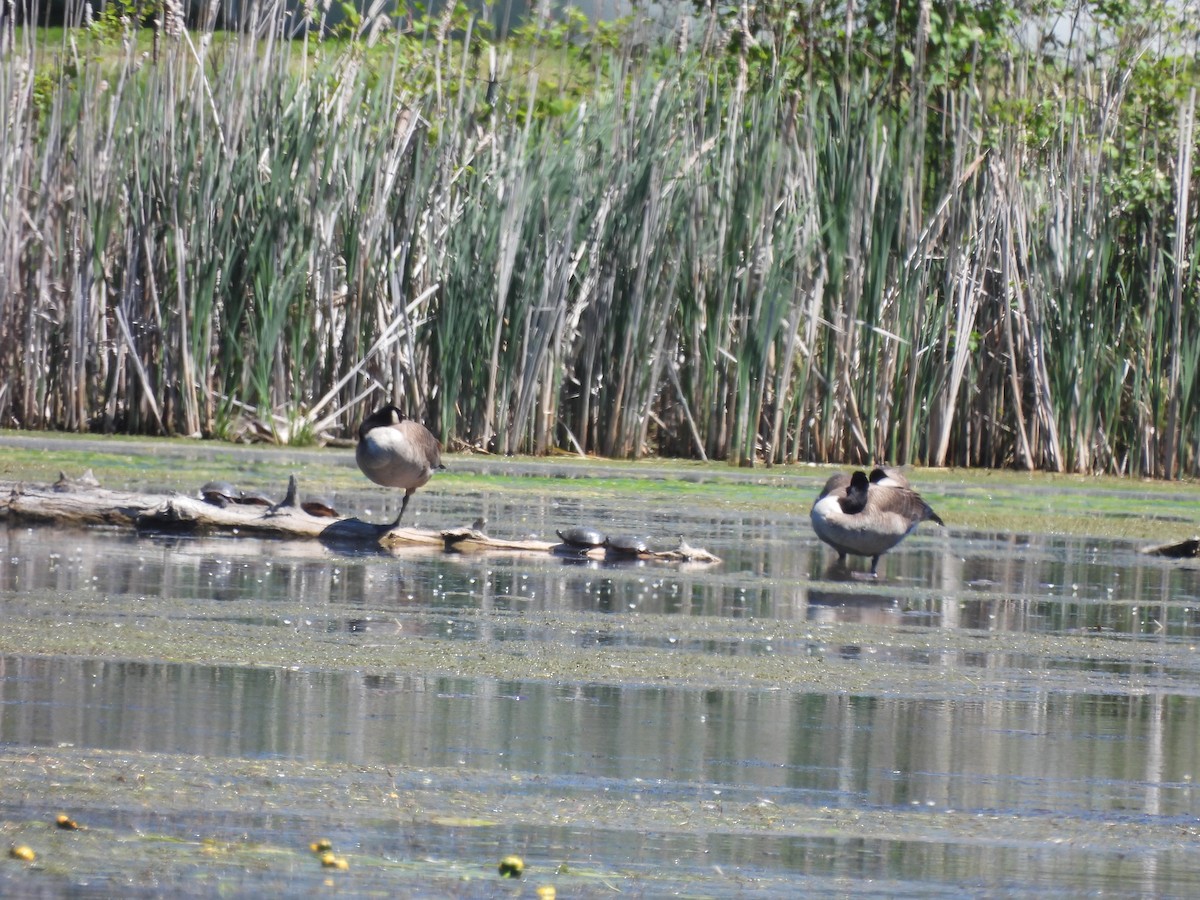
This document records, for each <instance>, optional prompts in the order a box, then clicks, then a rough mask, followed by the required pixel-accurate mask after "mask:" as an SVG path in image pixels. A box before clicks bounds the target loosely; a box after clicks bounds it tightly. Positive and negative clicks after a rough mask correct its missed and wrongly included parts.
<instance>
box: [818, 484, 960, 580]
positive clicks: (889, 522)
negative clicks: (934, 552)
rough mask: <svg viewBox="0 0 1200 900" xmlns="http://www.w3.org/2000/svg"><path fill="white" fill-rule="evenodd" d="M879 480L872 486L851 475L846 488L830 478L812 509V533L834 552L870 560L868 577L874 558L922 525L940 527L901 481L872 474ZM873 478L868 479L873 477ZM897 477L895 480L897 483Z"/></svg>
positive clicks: (842, 556)
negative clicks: (927, 521)
mask: <svg viewBox="0 0 1200 900" xmlns="http://www.w3.org/2000/svg"><path fill="white" fill-rule="evenodd" d="M875 472H879V473H880V474H881V475H882V476H883V477H882V478H879V479H878V480H876V481H874V482H872V480H871V479H868V478H867V475H866V473H865V472H855V473H854V474H853V475H851V476H850V478H849V483H845V482H844V481H841V482H839V481H838V479H839V478H841V479H844V478H845V476H844V475H842V476H838V475H835V476H833V477H832V478H830V479H829V481H828V482H826V484H825V490H824V491H823V492H822V493H821V496H819V497H818V498H817V501H816V502H815V503H814V504H813V508H812V513H811V517H812V525H813V531H815V532H816V533H817V537H819V538H820V539H821V540H823V541H824V542H825V543H827V544H828V545H829V546H831V547H832V548H833V549H834V550H836V551H837V552H838V561H839V562H845V560H846V554H848V553H853V554H854V555H855V556H869V557H871V574H872V575H874V574H875V567H876V566H877V565H879V557H881V556H882V555H883V554H884V553H886V552H887V551H888V550H891V549H892V548H893V547H895V546H896V545H897V544H898V543H900V542H901V541H902V540H904V538H906V537H907V536H908V535H909V534H910V533H911V532H912V531H913V530H915V529H916V527H917V526H918V525H919V524H921V523H922V522H924V521H926V520H929V521H933V522H937V524H939V525H945V523H944V522H943V521H942V520H941V519H940V518H939V517H938V514H937V513H935V512H934V511H933V510H932V509H931V508H930V506H929V504H928V503H926V502H925V501H924V500H922V499H921V496H920V495H919V494H918V493H917V492H916V491H914V490H913V489H912V488H910V487H908V484H907V481H905V480H904V476H902V475H899V473H888V472H884V471H883V470H881V469H877V470H875ZM875 472H872V473H871V474H872V476H873V477H874V476H875ZM897 476H898V478H897Z"/></svg>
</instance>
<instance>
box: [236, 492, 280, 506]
mask: <svg viewBox="0 0 1200 900" xmlns="http://www.w3.org/2000/svg"><path fill="white" fill-rule="evenodd" d="M234 503H241V504H242V505H243V506H274V505H275V501H274V500H272V499H271V498H270V497H268V496H267V495H266V494H263V493H261V492H259V491H242V496H240V497H238V498H237V499H236V500H234Z"/></svg>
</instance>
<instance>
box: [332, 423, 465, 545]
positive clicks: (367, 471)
mask: <svg viewBox="0 0 1200 900" xmlns="http://www.w3.org/2000/svg"><path fill="white" fill-rule="evenodd" d="M354 459H355V461H356V462H357V463H358V468H359V469H361V470H362V473H363V474H364V475H366V476H367V477H368V478H370V479H371V480H372V481H373V482H375V483H376V484H381V485H383V486H384V487H394V488H404V500H403V501H402V502H401V503H400V515H398V516H396V521H395V522H393V523H392V527H393V528H396V527H398V526H399V525H400V520H401V519H403V518H404V510H405V509H407V508H408V498H409V497H411V496H412V494H413V491H415V490H416V489H417V488H419V487H421V485H423V484H425V482H427V481H428V480H429V477H430V476H431V475H433V472H434V470H435V469H444V468H445V466H443V465H442V445H441V444H439V443H438V441H437V438H435V437H434V436H433V434H432V433H431V432H430V431H429V429H428V428H426V427H425V426H424V425H422V424H421V423H420V422H414V421H413V420H412V419H407V418H405V417H404V413H402V412H400V410H399V409H397V408H396V407H395V406H384V407H381V408H379V409H378V410H376V411H375V412H373V413H371V415H369V416H367V417H366V418H365V419H363V421H362V424H361V425H359V426H358V447H357V448H356V449H355V451H354Z"/></svg>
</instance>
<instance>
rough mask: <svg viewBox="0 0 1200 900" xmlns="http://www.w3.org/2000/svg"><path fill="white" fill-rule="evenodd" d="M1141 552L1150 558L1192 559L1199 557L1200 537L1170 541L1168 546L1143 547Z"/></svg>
mask: <svg viewBox="0 0 1200 900" xmlns="http://www.w3.org/2000/svg"><path fill="white" fill-rule="evenodd" d="M1142 552H1143V553H1148V554H1149V555H1151V556H1165V557H1167V558H1168V559H1192V558H1193V557H1196V556H1200V537H1192V538H1184V539H1183V540H1182V541H1171V542H1170V543H1169V544H1156V545H1155V546H1153V547H1143V548H1142Z"/></svg>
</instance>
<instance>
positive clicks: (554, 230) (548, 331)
mask: <svg viewBox="0 0 1200 900" xmlns="http://www.w3.org/2000/svg"><path fill="white" fill-rule="evenodd" d="M173 8H175V7H173V6H171V5H170V4H168V5H166V7H165V9H163V10H160V11H159V12H158V13H156V14H155V15H152V16H151V17H149V18H148V19H145V20H135V19H136V17H134V16H130V15H123V13H124V12H126V11H127V10H128V8H127V7H123V6H122V5H121V4H109V5H108V7H107V8H106V9H105V10H104V12H103V13H102V14H100V15H99V18H97V19H96V20H95V21H93V22H90V23H88V24H87V25H86V26H84V27H79V28H72V29H68V30H65V31H39V30H33V29H14V28H13V27H12V22H11V20H4V19H2V18H0V24H3V26H4V27H3V28H2V29H0V41H2V43H0V97H3V101H2V103H3V116H0V223H3V224H2V225H0V235H2V238H3V239H2V240H0V303H2V304H3V309H4V315H3V317H2V318H0V385H2V386H0V422H2V423H3V424H4V425H6V426H16V427H22V428H35V429H37V428H57V429H67V430H77V431H85V430H95V431H124V432H130V433H163V434H187V435H204V436H216V437H239V436H244V435H245V433H246V432H247V431H254V432H256V433H257V434H258V435H259V436H261V437H266V438H268V439H271V440H277V441H281V442H290V443H304V442H307V441H312V440H314V439H317V438H319V437H321V436H324V435H339V434H341V435H346V434H350V433H351V432H352V428H353V425H354V424H355V423H356V422H357V421H358V420H359V418H361V416H362V414H363V413H364V412H365V411H366V410H367V408H368V407H371V406H373V405H375V404H376V403H377V402H378V401H379V400H380V399H381V398H382V397H383V396H385V395H393V396H395V397H397V398H399V399H402V400H403V402H404V404H405V405H406V406H407V408H408V410H409V411H410V412H411V413H412V414H413V415H414V416H416V417H418V418H421V419H423V420H425V421H426V422H427V424H429V425H430V427H431V428H432V429H433V430H434V431H435V433H438V434H439V435H441V436H442V438H443V440H444V441H445V442H446V444H447V445H448V446H449V447H451V448H460V447H478V448H485V449H488V450H491V451H495V452H500V453H510V452H529V453H546V452H550V451H552V450H555V449H561V450H567V451H576V452H587V453H597V454H601V455H605V456H610V457H638V456H641V455H645V454H664V455H676V456H690V457H697V458H709V459H728V460H729V461H731V462H733V463H739V464H751V463H754V462H762V461H765V462H771V463H779V462H788V461H796V460H813V461H833V462H863V461H868V460H877V459H887V460H891V461H894V462H898V463H905V462H917V463H922V464H928V465H938V466H941V465H959V466H992V467H994V466H1016V467H1022V468H1045V469H1049V470H1053V471H1078V472H1094V471H1105V472H1112V473H1120V474H1149V475H1155V476H1167V477H1170V476H1176V475H1179V474H1196V473H1197V472H1198V471H1200V453H1198V452H1197V451H1198V449H1200V404H1198V403H1197V402H1196V399H1197V393H1196V388H1197V386H1198V385H1200V370H1198V367H1197V360H1198V355H1200V337H1198V336H1200V304H1198V302H1197V283H1196V271H1197V267H1196V266H1195V265H1194V260H1193V257H1194V254H1195V253H1196V248H1197V242H1196V231H1197V215H1196V202H1197V201H1196V193H1197V192H1196V191H1193V190H1192V189H1191V188H1192V181H1193V179H1194V166H1193V162H1192V157H1193V154H1192V151H1193V147H1194V145H1195V131H1194V127H1193V121H1194V112H1195V101H1196V96H1195V87H1194V68H1195V63H1194V55H1193V54H1192V53H1191V52H1190V50H1191V48H1190V46H1189V44H1188V40H1187V35H1188V34H1189V33H1190V32H1188V26H1189V19H1188V16H1189V15H1190V14H1191V10H1190V8H1187V7H1183V8H1180V7H1176V6H1172V7H1167V6H1165V5H1164V6H1158V5H1154V4H1151V5H1148V6H1138V7H1137V8H1136V9H1135V8H1133V7H1132V6H1129V5H1127V4H1119V3H1118V4H1090V3H1083V4H1081V5H1080V6H1079V8H1077V9H1075V8H1065V7H1063V6H1061V5H1058V4H1049V5H1046V6H1039V7H1037V8H1036V9H1031V10H1023V11H1022V12H1020V14H1018V9H1017V7H1016V6H1013V5H1009V4H1006V3H996V4H989V5H987V6H976V5H973V4H967V3H947V4H940V5H937V6H936V7H935V6H931V5H928V4H917V3H901V4H896V5H892V4H886V5H872V4H866V5H863V6H861V7H855V13H856V15H857V18H855V16H849V17H848V16H847V15H846V10H845V9H844V8H842V7H840V6H837V7H829V8H825V7H823V6H813V7H804V8H801V9H800V10H799V11H797V10H795V9H794V8H793V7H792V5H791V4H784V3H778V4H777V3H763V4H759V5H757V6H756V7H754V8H753V9H752V10H750V12H749V13H748V18H747V17H742V16H740V15H739V14H735V13H736V11H725V10H724V9H716V10H701V11H699V12H698V14H697V15H696V16H694V17H692V16H687V17H684V16H681V17H680V19H679V25H678V27H677V29H676V30H675V31H674V32H673V33H670V34H664V33H663V32H662V31H661V30H658V29H657V28H651V27H649V26H647V25H645V24H644V23H643V22H641V21H640V20H638V19H636V18H633V19H630V20H625V21H621V22H616V23H599V24H595V23H588V22H587V21H585V20H584V19H582V17H580V16H578V15H576V14H570V13H568V14H564V15H560V16H557V17H553V18H551V17H546V18H538V19H533V20H531V21H530V22H528V23H527V24H525V25H524V26H522V27H521V28H520V29H518V30H517V31H516V32H515V33H514V34H513V35H511V36H509V37H507V38H506V39H505V40H503V41H501V40H498V39H495V38H494V37H493V35H492V34H491V32H490V30H489V29H488V27H487V26H486V25H485V23H483V22H482V21H481V20H479V19H477V18H475V17H472V16H471V15H470V14H468V13H467V12H466V11H465V10H464V9H463V8H462V7H461V6H447V7H446V9H445V11H444V12H442V13H440V14H438V15H437V16H433V17H427V18H420V17H411V16H409V17H405V18H402V19H392V20H385V19H382V18H375V19H372V18H367V17H364V18H354V17H351V18H350V19H348V20H345V21H344V22H342V24H341V25H340V26H339V28H338V29H337V30H336V33H334V34H331V33H329V32H328V30H322V29H320V28H316V29H313V30H311V31H308V32H304V33H301V34H299V35H298V36H295V37H293V38H292V39H284V38H283V36H282V32H283V26H282V25H281V24H280V23H281V21H282V18H281V16H280V12H279V10H278V9H277V8H276V7H275V6H273V5H270V4H267V5H264V6H263V7H262V8H261V12H260V13H259V16H260V18H259V19H258V20H256V21H254V22H251V23H250V24H249V26H248V27H247V28H245V29H243V30H241V31H235V32H220V31H216V30H215V29H214V28H213V27H212V23H205V22H200V23H197V25H196V27H195V28H193V29H191V30H186V29H184V28H183V27H182V22H180V21H179V20H178V19H177V17H174V16H172V15H171V14H170V11H171V9H173ZM321 10H322V7H320V6H317V7H315V8H314V15H316V16H317V17H319V16H320V15H321ZM1075 13H1078V14H1079V15H1077V16H1076V17H1075V18H1074V19H1073V21H1074V22H1075V23H1076V24H1075V27H1074V28H1073V29H1071V30H1067V29H1066V28H1064V27H1063V25H1062V23H1063V22H1068V21H1072V15H1073V14H1075ZM289 27H290V26H289Z"/></svg>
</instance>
